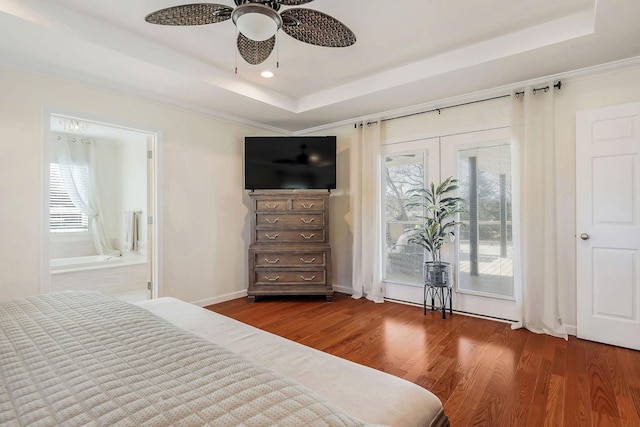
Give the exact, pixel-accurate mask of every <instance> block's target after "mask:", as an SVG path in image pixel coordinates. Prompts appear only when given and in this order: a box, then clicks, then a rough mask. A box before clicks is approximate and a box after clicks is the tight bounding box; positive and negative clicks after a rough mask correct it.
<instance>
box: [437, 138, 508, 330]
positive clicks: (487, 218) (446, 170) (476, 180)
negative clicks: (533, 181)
mask: <svg viewBox="0 0 640 427" xmlns="http://www.w3.org/2000/svg"><path fill="white" fill-rule="evenodd" d="M510 140H511V133H510V129H509V128H500V129H491V130H484V131H478V132H470V133H465V134H459V135H451V136H446V137H442V138H441V141H440V146H441V156H442V161H441V175H442V178H446V177H449V176H453V177H455V178H457V179H458V181H459V185H460V190H459V192H458V196H459V197H462V198H463V199H464V200H465V206H466V212H465V213H464V214H462V215H460V220H461V222H462V223H463V225H462V226H460V228H459V230H458V235H457V239H456V241H455V244H451V245H448V247H447V254H446V256H447V257H448V258H449V259H451V260H453V262H454V263H455V267H456V268H455V281H454V282H455V285H454V296H453V308H454V310H459V311H463V312H468V313H474V314H481V315H484V316H492V317H497V318H501V319H509V320H519V319H520V316H519V314H518V309H517V306H516V301H515V287H514V274H513V271H514V268H513V263H514V245H513V220H512V195H513V192H512V186H511V182H512V164H511V143H510Z"/></svg>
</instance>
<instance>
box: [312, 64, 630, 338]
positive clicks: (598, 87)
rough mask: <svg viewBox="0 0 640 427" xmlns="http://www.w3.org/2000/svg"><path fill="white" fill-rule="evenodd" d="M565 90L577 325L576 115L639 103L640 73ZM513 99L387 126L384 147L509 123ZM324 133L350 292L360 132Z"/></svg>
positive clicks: (566, 277) (569, 302)
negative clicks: (333, 141)
mask: <svg viewBox="0 0 640 427" xmlns="http://www.w3.org/2000/svg"><path fill="white" fill-rule="evenodd" d="M563 84H564V85H563V87H562V90H560V91H557V92H556V94H555V129H556V130H555V135H556V156H557V161H558V162H559V164H561V165H563V169H562V171H561V173H560V174H559V175H558V177H557V178H558V180H559V192H560V194H559V198H558V200H562V201H563V207H564V211H565V215H564V216H563V217H562V218H560V222H559V225H560V232H559V237H560V241H561V242H562V246H563V250H561V251H559V257H560V258H559V260H558V261H559V280H560V282H561V283H562V284H563V287H562V293H561V295H560V296H559V299H560V304H561V307H560V309H561V314H562V317H563V320H564V322H565V324H567V325H570V326H574V325H575V324H576V275H575V269H576V260H575V253H576V251H575V244H576V241H575V115H576V112H577V111H582V110H588V109H594V108H600V107H605V106H609V105H615V104H623V103H628V102H634V101H638V100H640V68H632V69H628V70H624V71H617V72H611V73H607V74H600V75H595V76H590V77H584V78H580V79H573V80H564V81H563ZM509 102H511V101H510V99H509V98H506V99H500V100H496V101H490V102H489V103H479V104H472V105H467V106H464V107H459V108H453V109H448V110H443V111H442V114H441V115H438V114H437V113H428V114H424V115H416V116H411V117H407V118H403V119H397V120H391V121H386V122H383V123H382V127H381V137H382V140H383V142H384V143H393V142H402V141H410V140H415V139H421V138H425V137H430V136H437V135H446V134H451V133H460V132H461V131H470V130H477V129H479V128H483V127H485V128H493V127H496V126H501V125H504V124H508V123H509V121H508V120H509V117H508V114H506V113H507V112H508V109H509ZM322 133H323V134H336V135H338V152H339V161H340V163H339V179H338V189H337V191H336V192H335V194H334V197H332V212H331V226H332V229H331V244H332V256H333V261H334V266H335V267H334V278H335V279H334V284H335V285H338V286H339V287H341V288H350V286H351V285H350V283H351V263H350V262H349V261H350V260H351V240H350V238H351V229H352V228H351V224H352V221H353V220H352V209H351V206H349V191H350V190H349V189H350V183H349V182H348V178H349V176H348V168H349V166H348V165H346V164H345V163H349V164H351V163H352V162H354V159H352V158H350V156H349V152H350V150H351V146H352V144H354V143H355V141H356V138H357V132H356V130H355V129H354V127H353V125H351V126H343V127H340V128H335V129H329V130H326V131H324V132H322Z"/></svg>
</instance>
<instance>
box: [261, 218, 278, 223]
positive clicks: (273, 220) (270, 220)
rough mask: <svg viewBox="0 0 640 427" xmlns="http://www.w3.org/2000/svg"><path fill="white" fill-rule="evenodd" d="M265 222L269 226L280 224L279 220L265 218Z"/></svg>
mask: <svg viewBox="0 0 640 427" xmlns="http://www.w3.org/2000/svg"><path fill="white" fill-rule="evenodd" d="M264 220H265V222H266V223H267V224H275V223H276V222H278V218H276V219H269V218H265V219H264Z"/></svg>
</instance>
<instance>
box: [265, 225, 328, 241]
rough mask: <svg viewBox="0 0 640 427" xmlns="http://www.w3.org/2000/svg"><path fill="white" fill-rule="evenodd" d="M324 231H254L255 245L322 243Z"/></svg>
mask: <svg viewBox="0 0 640 427" xmlns="http://www.w3.org/2000/svg"><path fill="white" fill-rule="evenodd" d="M324 242H326V238H325V230H324V229H322V228H320V229H309V230H304V229H302V230H295V229H294V230H290V229H286V230H282V229H273V230H256V243H324Z"/></svg>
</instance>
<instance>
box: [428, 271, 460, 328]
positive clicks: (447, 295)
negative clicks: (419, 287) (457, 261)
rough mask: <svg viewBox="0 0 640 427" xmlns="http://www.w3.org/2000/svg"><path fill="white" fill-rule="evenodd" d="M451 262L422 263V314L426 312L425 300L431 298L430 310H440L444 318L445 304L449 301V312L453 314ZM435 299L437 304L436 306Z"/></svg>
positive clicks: (445, 316) (445, 315)
mask: <svg viewBox="0 0 640 427" xmlns="http://www.w3.org/2000/svg"><path fill="white" fill-rule="evenodd" d="M452 284H453V281H452V275H451V264H449V263H448V262H439V263H435V262H431V261H429V262H425V263H424V304H423V307H424V314H425V315H426V314H427V301H428V300H429V299H431V310H435V309H436V307H437V309H438V310H442V318H443V319H446V318H447V314H446V306H447V302H448V303H449V314H451V315H453V308H452V306H453V292H452ZM436 300H437V301H438V303H439V305H437V306H436V304H435V303H436Z"/></svg>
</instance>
